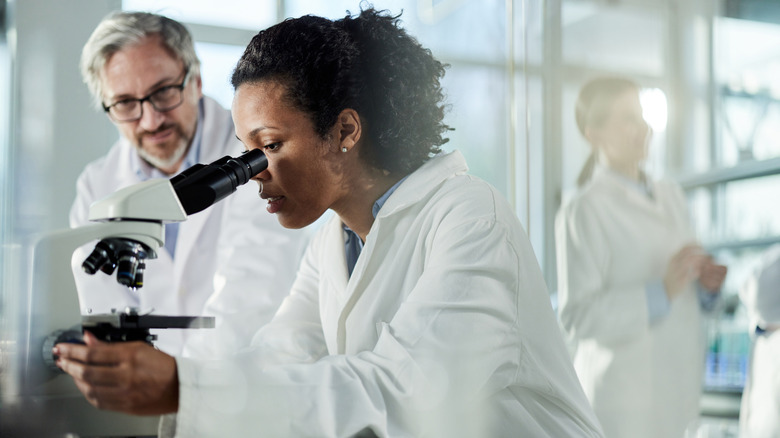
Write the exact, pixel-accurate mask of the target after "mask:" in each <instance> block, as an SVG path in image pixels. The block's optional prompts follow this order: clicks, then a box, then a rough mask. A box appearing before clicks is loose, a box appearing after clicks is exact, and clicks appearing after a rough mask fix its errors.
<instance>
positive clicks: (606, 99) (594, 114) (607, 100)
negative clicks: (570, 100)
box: [574, 77, 639, 186]
mask: <svg viewBox="0 0 780 438" xmlns="http://www.w3.org/2000/svg"><path fill="white" fill-rule="evenodd" d="M629 90H635V91H637V92H638V91H639V85H637V83H636V82H634V81H631V80H629V79H625V78H620V77H602V78H596V79H592V80H591V81H589V82H587V83H586V84H585V85H584V86H583V87H582V88H581V89H580V94H579V96H578V97H577V104H576V106H575V108H574V116H575V119H576V120H577V128H579V130H580V133H581V134H582V135H583V137H586V132H587V129H588V128H589V127H593V126H601V125H603V123H604V121H605V120H606V119H607V117H608V116H609V112H610V109H611V108H612V104H613V103H614V102H615V99H617V98H618V97H619V96H620V95H621V94H623V93H624V92H626V91H629ZM596 158H597V156H596V150H595V149H592V150H591V153H590V156H588V159H587V160H586V161H585V164H584V165H583V166H582V170H581V171H580V174H579V176H578V177H577V186H583V185H584V184H585V183H587V182H588V181H590V178H591V177H592V176H593V168H594V167H595V165H596Z"/></svg>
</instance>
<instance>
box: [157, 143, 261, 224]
mask: <svg viewBox="0 0 780 438" xmlns="http://www.w3.org/2000/svg"><path fill="white" fill-rule="evenodd" d="M266 168H268V159H267V158H266V156H265V154H264V153H263V151H262V150H260V149H253V150H251V151H248V152H245V153H243V154H241V155H239V156H238V157H235V158H233V157H230V156H225V157H222V158H220V159H219V160H217V161H214V162H213V163H211V164H196V165H195V166H192V167H190V168H189V169H187V170H185V171H184V172H182V173H180V174H179V175H176V176H175V177H173V178H171V184H172V185H173V189H174V191H175V192H176V196H177V197H178V198H179V201H180V202H181V205H182V206H183V207H184V211H185V212H186V213H187V215H191V214H195V213H197V212H199V211H202V210H205V209H206V208H208V207H210V206H211V205H213V204H214V203H216V202H218V201H220V200H222V199H223V198H225V197H227V196H228V195H230V194H231V193H233V192H235V191H236V189H237V188H238V186H240V185H243V184H246V182H247V181H249V180H250V179H251V178H252V177H254V176H255V175H257V174H258V173H260V172H262V171H264V170H265V169H266Z"/></svg>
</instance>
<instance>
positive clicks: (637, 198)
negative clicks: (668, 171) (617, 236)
mask: <svg viewBox="0 0 780 438" xmlns="http://www.w3.org/2000/svg"><path fill="white" fill-rule="evenodd" d="M590 185H592V186H593V187H598V188H599V190H604V191H607V192H608V193H610V192H611V193H614V194H615V195H616V196H620V197H622V198H624V199H625V201H626V202H630V203H632V204H634V205H636V206H637V207H638V208H642V209H644V210H647V211H648V212H650V213H652V214H656V215H665V212H664V211H663V206H662V205H661V203H660V202H659V199H658V196H657V195H655V194H657V193H658V185H657V184H656V182H655V181H654V180H652V179H649V178H648V180H647V187H648V190H649V191H650V193H653V194H654V196H648V194H647V193H646V192H644V191H642V190H640V188H639V187H637V186H636V185H635V184H629V183H628V181H626V178H624V177H623V176H622V175H619V174H617V172H615V171H612V170H610V169H608V168H607V167H605V166H604V165H601V164H597V165H596V167H595V168H594V169H593V178H592V179H591V183H590Z"/></svg>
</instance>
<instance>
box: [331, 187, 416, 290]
mask: <svg viewBox="0 0 780 438" xmlns="http://www.w3.org/2000/svg"><path fill="white" fill-rule="evenodd" d="M405 179H406V177H403V178H401V180H400V181H398V182H397V183H395V184H394V185H393V186H392V187H390V189H388V190H387V191H386V192H385V194H384V195H382V196H380V197H379V199H377V200H376V202H374V205H373V207H371V214H372V215H373V216H374V219H376V215H377V214H379V210H381V209H382V206H383V205H385V202H387V198H389V197H390V195H392V194H393V192H395V190H396V189H397V188H398V186H400V185H401V183H402V182H404V180H405ZM342 227H343V228H344V232H345V233H346V239H344V253H345V254H346V256H347V271H348V272H349V276H350V277H351V276H352V271H353V270H354V269H355V264H356V263H357V259H358V257H360V253H361V252H362V251H363V241H362V240H360V236H358V235H357V233H356V232H354V231H352V230H351V229H350V228H349V227H348V226H346V225H344V224H342Z"/></svg>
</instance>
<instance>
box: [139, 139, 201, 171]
mask: <svg viewBox="0 0 780 438" xmlns="http://www.w3.org/2000/svg"><path fill="white" fill-rule="evenodd" d="M187 145H188V144H187V143H185V142H181V143H180V145H179V147H177V148H176V149H175V150H174V151H173V154H171V156H170V157H168V158H160V157H155V156H153V155H151V154H149V152H147V151H146V150H145V149H143V148H141V147H138V148H136V149H137V150H138V156H140V157H141V158H142V159H143V160H144V161H146V162H147V163H149V164H151V165H152V166H154V167H156V168H157V169H160V170H162V169H170V168H172V167H173V166H174V165H175V164H176V163H178V162H179V160H181V159H182V157H183V156H184V154H185V153H187ZM174 173H175V172H174Z"/></svg>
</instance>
